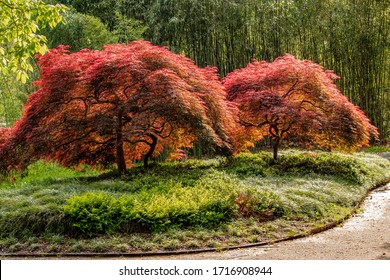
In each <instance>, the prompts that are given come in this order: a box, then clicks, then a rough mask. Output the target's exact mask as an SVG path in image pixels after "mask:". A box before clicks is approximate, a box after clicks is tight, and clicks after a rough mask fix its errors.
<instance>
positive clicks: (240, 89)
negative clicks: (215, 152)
mask: <svg viewBox="0 0 390 280" xmlns="http://www.w3.org/2000/svg"><path fill="white" fill-rule="evenodd" d="M336 78H338V77H337V76H336V75H335V74H334V73H333V72H332V71H326V70H324V69H323V68H322V67H321V66H320V65H318V64H315V63H313V62H311V61H309V60H298V59H296V58H295V57H294V56H292V55H290V54H286V55H284V56H283V57H279V58H277V59H276V60H275V61H274V62H271V63H268V62H265V61H261V62H258V61H253V62H252V63H250V64H249V65H248V66H247V67H245V68H243V69H238V70H235V71H233V72H232V73H230V74H228V75H227V76H226V78H225V79H224V80H223V83H224V86H225V88H226V90H227V92H228V99H229V100H230V101H234V102H235V103H236V104H237V106H238V108H239V110H240V113H239V119H240V124H241V125H242V129H241V133H238V134H241V135H240V136H239V137H238V138H240V139H241V145H242V146H245V145H247V146H248V145H253V143H254V142H255V141H258V140H260V139H262V138H263V137H265V136H270V137H271V139H272V140H273V149H274V159H276V158H277V154H278V149H279V146H280V143H281V142H282V141H283V139H285V138H287V136H292V137H293V138H294V139H295V140H297V141H300V142H301V143H304V144H306V145H315V146H316V147H319V148H325V149H328V150H335V149H338V150H344V151H353V150H356V149H358V148H360V147H362V146H366V145H368V144H369V142H370V139H371V137H377V136H378V132H377V129H376V128H375V127H374V126H372V125H371V123H370V121H369V119H368V118H367V117H366V116H365V115H364V113H363V112H362V111H361V110H360V109H359V108H358V107H356V106H354V105H353V104H352V103H350V102H349V101H348V99H347V98H346V97H345V96H343V95H342V93H341V92H340V91H339V90H338V89H337V87H336V85H335V84H334V82H333V79H336ZM238 131H240V130H238Z"/></svg>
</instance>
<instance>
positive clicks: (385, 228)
mask: <svg viewBox="0 0 390 280" xmlns="http://www.w3.org/2000/svg"><path fill="white" fill-rule="evenodd" d="M362 210H363V211H364V212H361V213H359V214H356V215H355V216H354V217H352V218H351V219H349V220H348V221H346V222H345V223H344V224H343V225H341V226H339V227H336V228H334V229H331V230H328V231H326V232H323V233H319V234H316V235H313V236H310V237H307V238H303V239H297V240H293V241H288V242H283V243H278V244H274V245H271V246H267V247H259V248H250V249H243V250H235V251H227V252H219V253H205V254H197V255H182V256H172V257H167V256H165V257H163V258H161V259H193V260H194V259H285V260H293V259H309V260H321V259H327V260H338V259H344V260H345V259H346V260H356V259H358V260H370V259H386V260H390V184H389V185H387V186H385V187H382V188H380V189H378V190H376V191H374V192H372V193H371V194H370V195H369V196H368V197H367V199H366V200H365V202H364V203H363V205H362ZM145 259H159V258H158V257H154V258H145Z"/></svg>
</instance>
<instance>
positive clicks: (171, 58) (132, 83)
mask: <svg viewBox="0 0 390 280" xmlns="http://www.w3.org/2000/svg"><path fill="white" fill-rule="evenodd" d="M38 65H39V66H40V80H38V81H37V82H36V85H37V86H38V90H37V91H36V92H34V93H33V94H31V95H30V96H29V98H28V101H27V103H26V105H25V107H24V114H23V117H22V118H21V119H20V120H19V121H18V122H17V123H16V124H15V126H14V128H13V129H12V133H11V136H10V137H9V140H8V141H7V142H6V143H5V144H4V145H3V148H2V149H1V151H0V156H2V157H3V158H5V159H7V160H6V161H5V162H6V164H3V165H4V166H5V167H6V168H8V169H9V168H11V167H14V168H18V167H24V166H26V165H27V164H29V163H30V162H31V161H33V160H36V159H38V158H47V159H51V160H56V161H58V162H60V163H62V164H64V165H66V166H70V165H77V164H80V163H87V164H93V165H96V164H111V163H116V164H117V165H118V171H119V173H123V172H124V171H125V170H126V168H127V165H128V164H129V163H130V162H132V161H134V160H140V159H141V158H143V161H144V166H145V167H147V166H148V161H149V159H150V158H151V157H152V156H155V155H157V154H159V153H160V152H162V151H163V150H164V149H169V150H171V151H175V150H177V149H179V148H180V147H187V146H190V145H191V144H192V143H193V142H194V141H202V142H204V143H208V144H209V145H210V146H211V147H215V149H216V150H217V152H220V153H224V154H226V155H228V154H231V153H232V149H233V147H232V139H231V136H230V135H232V132H233V130H234V125H235V122H234V120H233V114H232V112H231V110H229V108H228V105H227V102H226V92H225V91H224V88H223V86H222V85H221V83H220V81H219V79H218V76H217V74H216V69H214V68H204V69H201V68H199V67H197V66H196V65H195V64H194V63H193V62H192V61H191V60H190V59H188V58H185V57H184V56H181V55H177V54H174V53H172V52H170V51H168V50H167V49H166V48H163V47H157V46H153V45H152V44H150V43H149V42H146V41H137V42H133V43H131V44H129V45H119V44H115V45H107V46H105V48H104V49H103V50H102V51H92V50H82V51H80V52H77V53H73V54H70V53H69V52H68V50H67V48H66V47H63V46H60V47H58V48H56V49H53V50H51V51H50V52H48V53H47V54H45V55H44V56H42V57H40V58H39V61H38ZM3 169H4V167H3Z"/></svg>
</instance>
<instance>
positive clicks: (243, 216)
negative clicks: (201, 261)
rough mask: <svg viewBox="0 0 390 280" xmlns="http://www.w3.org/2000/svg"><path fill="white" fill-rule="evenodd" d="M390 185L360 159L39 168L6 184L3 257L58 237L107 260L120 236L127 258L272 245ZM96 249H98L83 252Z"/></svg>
mask: <svg viewBox="0 0 390 280" xmlns="http://www.w3.org/2000/svg"><path fill="white" fill-rule="evenodd" d="M389 178H390V162H388V161H387V160H385V159H382V158H380V157H378V156H376V155H371V154H363V153H358V154H355V155H343V154H338V153H324V152H318V153H317V152H302V151H286V152H284V153H283V154H282V156H281V157H280V158H279V159H278V160H277V161H276V162H275V161H274V160H273V159H272V155H271V154H270V153H265V152H263V153H259V154H239V155H238V156H236V157H235V158H233V159H231V160H227V159H224V158H215V159H209V160H187V161H185V162H174V163H163V164H156V165H155V166H154V167H152V168H150V169H149V170H146V171H145V170H143V169H142V168H141V167H135V168H133V169H131V170H130V171H129V172H128V173H127V174H126V175H125V176H122V177H121V178H117V177H116V176H115V175H114V172H112V173H110V172H108V173H104V174H100V173H99V172H98V171H96V170H92V169H89V168H87V167H84V168H80V169H79V170H71V169H65V168H62V167H60V166H57V165H55V164H52V163H43V162H37V163H35V164H34V165H32V166H30V167H29V170H28V173H26V174H24V175H23V176H21V175H17V176H14V177H13V180H10V179H9V178H8V180H7V178H3V181H2V185H1V189H0V237H1V241H0V248H1V249H2V250H5V251H18V250H21V249H23V248H24V247H25V245H20V246H19V247H18V246H16V248H15V247H12V246H14V245H15V244H25V243H23V242H27V241H26V240H30V241H28V242H27V243H29V244H30V243H31V244H36V245H35V246H36V247H37V248H39V250H43V251H45V250H46V251H47V248H46V247H47V243H49V244H50V243H51V242H52V241H47V240H52V239H53V238H54V239H56V237H57V239H62V240H64V239H68V240H73V241H72V242H73V243H72V244H73V245H72V246H70V247H69V248H68V249H65V250H70V251H72V250H73V251H74V250H76V251H77V250H89V251H101V249H98V248H100V247H102V246H103V248H106V247H105V245H104V244H106V243H107V240H108V239H105V238H106V237H111V239H112V237H113V236H116V238H117V240H118V244H122V245H123V244H127V245H126V246H125V245H123V246H122V247H123V248H125V251H126V250H157V249H175V246H173V245H172V244H173V243H174V240H177V241H176V243H175V244H181V245H177V246H179V247H186V248H193V247H195V248H197V247H203V246H207V247H210V246H211V247H213V246H214V247H215V246H218V244H219V245H221V244H225V245H233V244H236V243H242V242H256V241H259V240H264V239H271V240H272V239H273V238H276V237H278V236H279V235H282V236H283V235H286V234H287V235H290V234H294V233H297V232H300V231H303V232H304V231H305V230H307V227H312V226H318V225H322V224H324V223H327V222H329V221H333V220H337V219H339V218H341V217H344V216H345V215H347V214H348V213H350V212H351V211H352V209H353V207H355V206H356V205H357V204H358V202H359V201H360V200H361V199H362V197H364V195H365V193H366V192H367V190H369V189H371V188H373V187H374V186H376V185H379V184H382V183H385V182H387V181H388V180H389ZM199 232H204V236H203V237H202V238H199V237H196V233H199ZM178 234H179V235H180V234H181V235H184V237H183V236H182V239H183V240H180V239H179V240H178V239H177V238H176V237H175V236H176V235H178ZM205 236H207V238H205ZM136 237H137V238H138V242H135V241H134V239H135V240H136V239H137V238H136ZM34 238H39V239H40V240H46V241H45V242H44V243H45V244H46V245H45V246H46V247H45V246H44V245H42V244H43V243H42V242H39V241H38V240H35V239H34ZM123 238H125V239H126V238H127V239H126V240H125V241H124V240H123ZM128 238H130V239H131V240H133V241H129V239H128ZM32 239H34V240H35V241H34V242H32V241H31V240H32ZM12 240H13V241H12ZM21 240H24V241H23V242H22V241H21ZM80 240H84V241H85V242H84V243H82V244H81V245H80V244H79V246H76V245H75V244H78V243H77V242H79V241H80ZM92 240H95V241H96V240H101V241H99V242H100V243H99V242H98V243H99V244H100V245H99V246H100V247H99V246H97V245H96V244H95V245H94V246H90V247H88V246H87V247H85V246H86V245H85V244H87V243H88V244H89V243H90V242H92ZM102 240H103V241H102ZM104 240H105V241H104ZM114 240H115V238H114ZM232 240H233V241H232ZM21 242H22V243H21ZM110 242H112V241H110ZM129 242H130V243H131V244H133V245H129ZM172 242H173V243H172ZM92 243H93V242H92ZM31 244H30V245H31ZM37 244H38V245H37ZM39 244H40V245H39ZM61 244H62V243H61ZM102 244H103V245H102ZM118 244H116V245H118ZM141 244H144V245H141ZM213 244H214V245H213ZM30 245H28V246H27V245H26V246H27V247H29V248H30V249H31V246H30ZM116 245H115V246H116ZM62 246H63V245H62ZM110 246H111V245H110ZM113 246H114V245H112V246H111V247H110V248H111V249H107V248H106V249H104V250H103V251H105V250H114V249H112V248H113ZM115 246H114V247H115ZM172 246H173V247H172ZM221 246H222V245H221ZM74 247H76V249H74ZM12 248H14V249H12ZM45 248H46V249H45ZM72 248H73V249H72ZM77 248H78V249H77ZM123 248H122V249H123ZM30 249H27V250H30ZM49 251H50V250H49ZM120 251H121V250H120Z"/></svg>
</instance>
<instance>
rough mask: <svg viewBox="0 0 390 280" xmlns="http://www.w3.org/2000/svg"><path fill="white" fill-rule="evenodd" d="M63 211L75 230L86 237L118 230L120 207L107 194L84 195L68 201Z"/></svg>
mask: <svg viewBox="0 0 390 280" xmlns="http://www.w3.org/2000/svg"><path fill="white" fill-rule="evenodd" d="M64 211H65V214H66V215H67V216H68V217H69V218H70V219H71V221H72V222H73V226H74V227H75V228H78V229H79V230H81V232H83V233H84V234H86V235H88V236H93V235H96V234H100V233H113V232H115V231H116V230H117V229H118V226H119V224H118V218H119V217H120V216H121V205H120V203H118V200H117V199H115V198H114V197H113V196H111V195H109V194H106V193H85V194H83V195H79V196H73V197H71V198H70V199H68V201H67V203H66V204H65V205H64Z"/></svg>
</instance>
